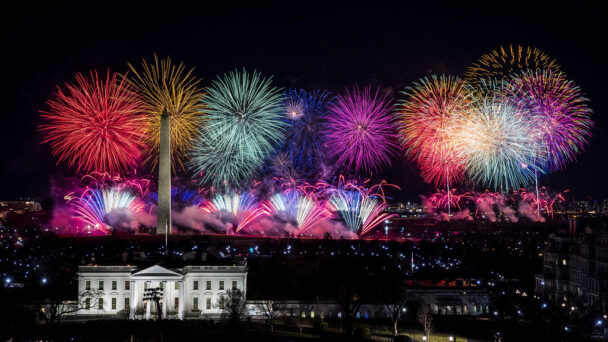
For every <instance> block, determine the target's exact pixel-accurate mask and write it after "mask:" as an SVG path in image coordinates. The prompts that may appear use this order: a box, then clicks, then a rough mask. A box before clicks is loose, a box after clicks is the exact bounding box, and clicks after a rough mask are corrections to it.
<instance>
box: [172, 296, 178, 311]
mask: <svg viewBox="0 0 608 342" xmlns="http://www.w3.org/2000/svg"><path fill="white" fill-rule="evenodd" d="M173 308H174V309H175V310H177V309H179V297H175V298H174V299H173Z"/></svg>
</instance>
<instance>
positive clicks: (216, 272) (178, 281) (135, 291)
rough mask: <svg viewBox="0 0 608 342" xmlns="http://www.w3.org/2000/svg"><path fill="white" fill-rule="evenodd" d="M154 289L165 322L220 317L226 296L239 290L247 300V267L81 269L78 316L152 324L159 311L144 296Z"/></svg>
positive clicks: (107, 267)
mask: <svg viewBox="0 0 608 342" xmlns="http://www.w3.org/2000/svg"><path fill="white" fill-rule="evenodd" d="M156 288H159V289H162V297H161V299H160V302H159V304H160V306H161V312H162V315H163V318H177V319H183V318H188V317H192V318H194V317H199V316H215V315H218V314H220V313H221V311H220V309H219V308H218V307H217V301H218V299H219V297H220V295H222V294H223V293H225V292H226V290H228V289H232V288H238V289H240V290H241V291H243V293H244V294H246V289H247V265H246V264H242V265H231V266H196V265H191V266H185V267H183V268H176V269H172V268H166V267H163V266H161V265H154V266H151V267H148V268H146V269H143V270H137V268H136V267H134V266H80V267H79V268H78V289H79V296H80V297H81V298H80V299H81V303H82V305H83V308H82V310H79V311H78V312H77V313H76V314H77V315H93V316H113V315H122V316H123V317H124V316H127V315H128V317H129V318H131V319H144V318H145V319H149V318H151V317H152V316H155V315H156V306H155V305H154V303H153V302H151V301H149V300H145V299H144V292H145V291H146V289H156ZM91 293H94V294H95V295H91Z"/></svg>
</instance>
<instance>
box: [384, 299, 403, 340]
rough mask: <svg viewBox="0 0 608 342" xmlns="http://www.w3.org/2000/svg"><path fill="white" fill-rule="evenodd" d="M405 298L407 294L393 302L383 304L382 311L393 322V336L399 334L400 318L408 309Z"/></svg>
mask: <svg viewBox="0 0 608 342" xmlns="http://www.w3.org/2000/svg"><path fill="white" fill-rule="evenodd" d="M405 300H406V299H405V296H402V297H401V298H399V299H398V300H397V301H395V302H393V303H390V304H384V305H382V311H383V312H384V314H385V315H386V316H387V317H389V318H390V319H391V321H392V322H393V336H397V335H398V334H399V329H398V324H399V320H400V319H401V315H402V314H403V313H404V312H405V311H406V306H405Z"/></svg>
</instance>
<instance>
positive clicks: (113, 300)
mask: <svg viewBox="0 0 608 342" xmlns="http://www.w3.org/2000/svg"><path fill="white" fill-rule="evenodd" d="M112 310H116V297H112Z"/></svg>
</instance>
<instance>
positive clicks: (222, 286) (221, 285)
mask: <svg viewBox="0 0 608 342" xmlns="http://www.w3.org/2000/svg"><path fill="white" fill-rule="evenodd" d="M223 289H224V281H223V280H220V290H223Z"/></svg>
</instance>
